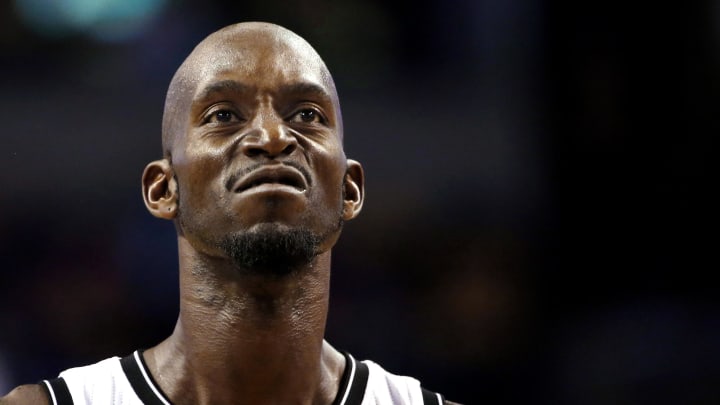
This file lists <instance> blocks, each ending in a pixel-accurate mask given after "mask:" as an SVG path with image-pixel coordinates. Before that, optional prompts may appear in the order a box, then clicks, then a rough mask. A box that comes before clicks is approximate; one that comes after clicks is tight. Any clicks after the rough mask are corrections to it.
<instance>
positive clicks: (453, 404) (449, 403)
mask: <svg viewBox="0 0 720 405" xmlns="http://www.w3.org/2000/svg"><path fill="white" fill-rule="evenodd" d="M443 403H444V405H462V404H458V403H457V402H452V401H448V400H445V401H443Z"/></svg>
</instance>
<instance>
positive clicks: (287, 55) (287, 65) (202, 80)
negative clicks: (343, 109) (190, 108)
mask: <svg viewBox="0 0 720 405" xmlns="http://www.w3.org/2000/svg"><path fill="white" fill-rule="evenodd" d="M186 65H187V66H186V71H185V72H184V73H185V78H186V80H188V81H189V82H192V84H193V86H192V87H193V88H194V90H195V92H199V91H201V90H202V88H203V87H204V86H206V85H207V84H208V83H211V82H213V81H217V80H222V79H225V78H233V79H235V80H238V81H241V82H245V84H248V85H252V86H253V87H258V88H271V87H273V86H277V85H278V84H287V83H309V84H315V85H318V86H320V87H323V88H325V89H326V91H327V92H328V93H329V94H331V95H332V96H333V97H336V94H335V86H334V83H333V81H332V78H331V76H330V73H329V72H328V69H327V67H326V66H325V64H324V63H323V61H322V59H321V58H320V56H319V55H318V54H317V52H316V51H315V50H314V49H313V48H312V47H311V46H310V45H309V44H308V43H307V42H306V41H305V40H304V39H302V38H300V37H299V36H297V35H295V34H294V33H292V32H290V31H287V30H284V29H278V28H273V29H257V28H255V29H232V27H231V28H230V29H226V30H221V31H219V32H217V33H215V34H213V35H211V36H209V37H208V38H207V39H205V40H204V41H203V42H202V43H200V44H199V45H198V47H196V48H195V50H194V51H193V52H192V53H191V54H190V56H189V57H188V59H187V60H186ZM188 84H189V83H188Z"/></svg>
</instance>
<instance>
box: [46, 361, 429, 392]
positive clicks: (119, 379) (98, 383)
mask: <svg viewBox="0 0 720 405" xmlns="http://www.w3.org/2000/svg"><path fill="white" fill-rule="evenodd" d="M344 355H345V359H346V361H347V363H346V367H345V372H344V373H343V376H342V379H341V380H340V387H339V390H338V394H337V398H335V401H334V402H333V405H404V404H408V405H415V404H417V405H421V404H426V405H427V404H432V405H441V404H442V403H443V398H442V396H441V395H440V394H436V393H433V392H430V391H428V390H426V389H425V388H422V387H421V386H420V382H418V380H416V379H414V378H412V377H405V376H398V375H395V374H391V373H388V372H387V371H385V370H384V369H383V368H382V367H380V366H379V365H378V364H376V363H374V362H372V361H369V360H365V361H356V360H355V359H354V358H353V357H352V356H351V355H350V354H348V353H344ZM42 385H43V387H45V389H46V393H47V395H48V397H49V398H50V403H51V404H52V405H73V404H74V405H86V404H88V405H90V404H102V405H143V404H145V405H172V403H171V402H170V400H169V399H168V398H167V396H165V394H164V393H163V392H162V390H161V389H160V388H159V387H158V385H157V383H155V380H154V379H153V377H152V375H151V374H150V373H149V372H148V369H147V365H146V364H145V360H144V359H143V356H142V353H141V352H139V351H136V352H135V353H133V354H132V355H129V356H127V357H124V358H120V357H112V358H109V359H106V360H103V361H101V362H99V363H96V364H93V365H90V366H85V367H76V368H71V369H68V370H65V371H63V372H62V373H60V376H59V377H58V378H56V379H53V380H45V381H43V382H42Z"/></svg>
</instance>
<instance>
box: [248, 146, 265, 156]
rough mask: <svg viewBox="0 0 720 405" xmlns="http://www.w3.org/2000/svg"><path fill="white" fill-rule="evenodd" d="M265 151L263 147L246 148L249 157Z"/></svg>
mask: <svg viewBox="0 0 720 405" xmlns="http://www.w3.org/2000/svg"><path fill="white" fill-rule="evenodd" d="M263 153H265V151H264V150H263V149H261V148H245V155H246V156H248V157H255V156H259V155H262V154H263Z"/></svg>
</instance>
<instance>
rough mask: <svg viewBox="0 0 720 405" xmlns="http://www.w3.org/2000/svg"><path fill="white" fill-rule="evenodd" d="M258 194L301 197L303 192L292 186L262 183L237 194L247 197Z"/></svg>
mask: <svg viewBox="0 0 720 405" xmlns="http://www.w3.org/2000/svg"><path fill="white" fill-rule="evenodd" d="M260 193H283V194H285V193H286V194H296V195H301V194H304V193H305V190H301V189H298V188H295V187H293V186H288V185H287V184H279V183H263V184H259V185H257V186H254V187H250V188H248V189H246V190H243V191H241V192H240V193H239V194H242V195H248V194H260Z"/></svg>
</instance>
